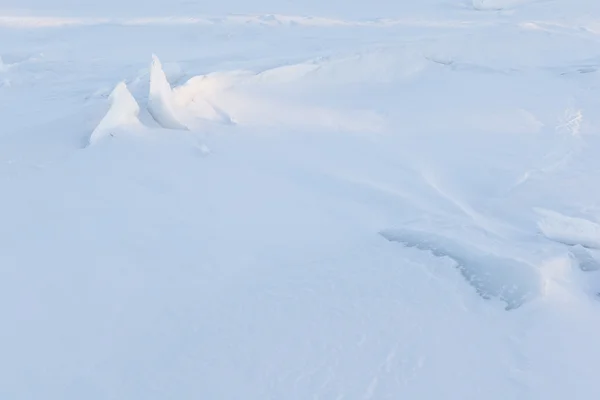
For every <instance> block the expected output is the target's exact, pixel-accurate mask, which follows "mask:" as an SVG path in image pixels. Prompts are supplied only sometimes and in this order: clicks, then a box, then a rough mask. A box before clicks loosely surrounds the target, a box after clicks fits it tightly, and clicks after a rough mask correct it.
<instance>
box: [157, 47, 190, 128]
mask: <svg viewBox="0 0 600 400" xmlns="http://www.w3.org/2000/svg"><path fill="white" fill-rule="evenodd" d="M148 111H149V112H150V115H152V117H153V118H154V120H155V121H156V122H158V124H159V125H160V126H162V127H163V128H167V129H182V130H187V126H185V125H184V124H183V123H182V122H181V121H180V120H179V118H180V117H179V116H178V115H177V111H176V109H175V105H174V104H173V91H172V90H171V85H170V84H169V81H167V76H166V75H165V72H164V71H163V69H162V64H161V62H160V60H159V59H158V57H156V55H152V65H151V66H150V94H149V95H148Z"/></svg>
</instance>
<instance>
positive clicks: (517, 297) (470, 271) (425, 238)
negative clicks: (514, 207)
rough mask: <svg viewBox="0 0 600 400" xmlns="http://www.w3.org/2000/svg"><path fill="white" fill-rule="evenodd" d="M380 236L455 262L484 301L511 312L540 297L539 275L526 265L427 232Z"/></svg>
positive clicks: (395, 232) (405, 231) (393, 231)
mask: <svg viewBox="0 0 600 400" xmlns="http://www.w3.org/2000/svg"><path fill="white" fill-rule="evenodd" d="M380 234H381V235H382V236H383V237H384V238H385V239H387V240H389V241H390V242H397V243H401V244H404V245H405V246H407V247H414V248H417V249H419V250H423V251H428V252H430V253H431V254H433V255H434V256H436V257H448V258H451V259H452V260H454V261H455V262H456V263H457V265H458V268H459V270H460V272H461V274H462V275H463V277H464V278H465V279H466V281H467V282H468V283H469V284H470V285H471V286H473V287H474V288H475V290H476V291H477V293H478V294H479V295H480V296H481V297H483V298H484V299H492V298H496V299H499V300H501V301H503V302H505V303H506V309H507V310H511V309H515V308H518V307H520V306H521V305H523V304H524V303H526V302H527V301H529V300H531V299H532V298H534V297H535V296H536V295H538V294H539V293H540V289H541V280H540V275H539V272H538V271H537V270H536V268H535V267H533V266H532V265H529V264H525V263H524V262H521V261H518V260H515V259H511V258H505V257H499V256H496V255H494V254H489V253H485V252H483V251H481V250H479V249H476V248H474V247H472V246H469V247H467V246H465V245H462V244H460V243H458V242H456V241H454V240H452V239H449V238H447V237H443V236H440V235H436V234H432V233H429V232H424V231H417V230H410V229H391V230H385V231H382V232H380Z"/></svg>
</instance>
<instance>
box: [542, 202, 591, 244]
mask: <svg viewBox="0 0 600 400" xmlns="http://www.w3.org/2000/svg"><path fill="white" fill-rule="evenodd" d="M535 212H536V213H537V214H538V215H540V216H541V217H542V218H541V219H540V220H539V221H538V227H539V229H540V231H541V232H542V233H543V234H544V236H546V237H547V238H548V239H550V240H553V241H555V242H559V243H563V244H566V245H570V246H574V245H581V246H583V247H587V248H592V249H600V225H599V224H597V223H595V222H592V221H589V220H587V219H583V218H574V217H569V216H566V215H563V214H561V213H558V212H556V211H552V210H546V209H541V208H536V209H535Z"/></svg>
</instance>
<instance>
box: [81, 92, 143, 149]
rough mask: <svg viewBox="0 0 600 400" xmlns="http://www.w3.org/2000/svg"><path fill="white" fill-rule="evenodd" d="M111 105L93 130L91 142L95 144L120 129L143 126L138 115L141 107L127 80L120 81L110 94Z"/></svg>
mask: <svg viewBox="0 0 600 400" xmlns="http://www.w3.org/2000/svg"><path fill="white" fill-rule="evenodd" d="M109 101H110V107H109V109H108V112H107V113H106V115H105V116H104V118H102V120H101V121H100V123H99V124H98V126H96V128H95V129H94V131H93V132H92V135H91V136H90V139H89V144H90V145H93V144H95V143H97V142H98V141H99V140H101V139H102V138H104V137H106V136H110V135H113V134H114V133H115V132H116V131H117V130H118V129H123V128H135V127H139V126H141V123H140V120H139V119H138V115H139V112H140V107H139V105H138V103H137V101H136V100H135V99H134V98H133V96H132V95H131V93H130V92H129V89H127V85H126V84H125V82H120V83H119V84H117V86H116V87H115V88H114V90H113V91H112V93H111V94H110V96H109Z"/></svg>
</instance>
